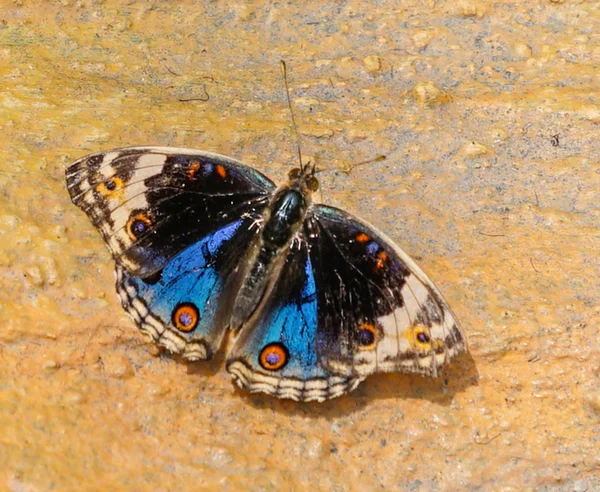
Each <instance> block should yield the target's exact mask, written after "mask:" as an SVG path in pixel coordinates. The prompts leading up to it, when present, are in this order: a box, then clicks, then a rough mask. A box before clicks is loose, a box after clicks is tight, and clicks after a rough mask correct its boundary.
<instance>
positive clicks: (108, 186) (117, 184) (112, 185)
mask: <svg viewBox="0 0 600 492" xmlns="http://www.w3.org/2000/svg"><path fill="white" fill-rule="evenodd" d="M121 188H123V180H122V179H121V178H119V177H118V176H113V177H112V178H109V179H107V180H106V181H103V182H102V183H100V184H98V185H97V186H96V191H97V192H98V193H100V194H101V195H102V196H109V195H111V194H113V193H115V192H117V191H119V190H120V189H121Z"/></svg>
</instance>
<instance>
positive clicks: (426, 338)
mask: <svg viewBox="0 0 600 492" xmlns="http://www.w3.org/2000/svg"><path fill="white" fill-rule="evenodd" d="M417 340H419V342H421V343H428V342H429V335H427V333H424V332H422V331H421V332H419V333H417Z"/></svg>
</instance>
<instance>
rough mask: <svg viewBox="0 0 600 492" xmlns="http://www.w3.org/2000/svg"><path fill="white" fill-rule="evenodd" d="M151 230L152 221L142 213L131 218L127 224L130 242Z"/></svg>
mask: <svg viewBox="0 0 600 492" xmlns="http://www.w3.org/2000/svg"><path fill="white" fill-rule="evenodd" d="M151 228H152V221H151V220H150V218H149V217H148V216H147V215H146V214H143V213H137V214H134V215H133V216H131V218H130V219H129V221H128V222H127V234H128V235H129V237H130V238H131V240H132V241H135V240H136V239H137V238H139V237H141V236H143V235H144V234H146V233H147V232H148V231H149V230H150V229H151Z"/></svg>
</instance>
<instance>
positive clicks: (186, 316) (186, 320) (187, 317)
mask: <svg viewBox="0 0 600 492" xmlns="http://www.w3.org/2000/svg"><path fill="white" fill-rule="evenodd" d="M179 322H180V323H181V324H182V325H183V326H189V325H191V324H192V323H193V322H194V319H193V318H192V315H191V314H190V313H188V312H187V311H183V312H182V313H181V314H180V315H179Z"/></svg>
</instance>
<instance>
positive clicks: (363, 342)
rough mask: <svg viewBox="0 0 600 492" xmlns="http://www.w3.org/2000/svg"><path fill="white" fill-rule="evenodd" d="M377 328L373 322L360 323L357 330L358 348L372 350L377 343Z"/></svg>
mask: <svg viewBox="0 0 600 492" xmlns="http://www.w3.org/2000/svg"><path fill="white" fill-rule="evenodd" d="M377 335H378V333H377V328H375V325H372V324H371V323H362V324H360V325H358V328H357V330H356V332H355V339H356V344H357V348H358V349H359V350H372V349H374V348H375V345H377Z"/></svg>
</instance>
